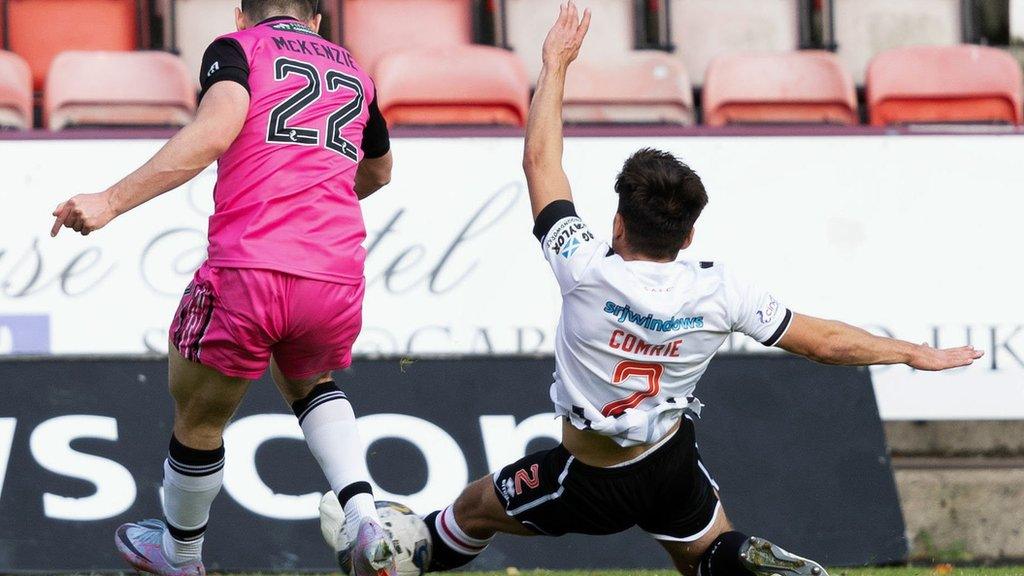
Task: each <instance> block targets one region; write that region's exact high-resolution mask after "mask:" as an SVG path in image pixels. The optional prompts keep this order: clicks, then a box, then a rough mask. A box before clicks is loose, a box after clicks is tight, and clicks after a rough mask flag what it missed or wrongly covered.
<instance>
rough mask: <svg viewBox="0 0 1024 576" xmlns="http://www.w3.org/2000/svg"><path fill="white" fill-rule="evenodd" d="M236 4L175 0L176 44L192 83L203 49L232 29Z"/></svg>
mask: <svg viewBox="0 0 1024 576" xmlns="http://www.w3.org/2000/svg"><path fill="white" fill-rule="evenodd" d="M238 4H239V2H238V0H174V14H175V21H174V30H175V33H174V36H175V44H176V47H177V49H178V52H179V53H180V54H181V58H182V59H183V60H184V61H185V66H186V67H187V68H188V71H189V74H190V76H191V77H192V83H193V84H194V85H195V86H198V85H199V68H200V67H202V64H203V54H204V53H205V52H206V48H207V47H208V46H209V45H210V44H211V43H212V42H213V41H214V40H215V39H216V38H217V37H218V36H222V35H224V34H229V33H231V32H234V31H235V7H236V6H238Z"/></svg>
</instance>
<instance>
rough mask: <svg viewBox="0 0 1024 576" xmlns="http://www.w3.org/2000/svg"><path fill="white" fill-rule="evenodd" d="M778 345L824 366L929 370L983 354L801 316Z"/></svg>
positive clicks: (957, 364)
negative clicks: (877, 334)
mask: <svg viewBox="0 0 1024 576" xmlns="http://www.w3.org/2000/svg"><path fill="white" fill-rule="evenodd" d="M778 345H779V347H780V348H782V349H783V350H787V351H789V352H792V353H794V354H798V355H800V356H804V357H807V358H810V359H811V360H815V361H817V362H822V363H825V364H841V365H846V366H870V365H875V364H906V365H908V366H912V367H914V368H917V369H918V370H929V371H937V370H948V369H950V368H959V367H961V366H969V365H970V364H972V363H974V361H975V360H977V359H979V358H981V357H982V356H983V355H984V352H981V351H979V350H975V349H974V347H973V346H963V347H960V348H949V349H945V350H940V349H937V348H932V347H931V346H928V345H927V344H912V343H910V342H905V341H903V340H895V339H893V338H884V337H881V336H875V335H874V334H871V333H870V332H868V331H866V330H862V329H860V328H856V327H854V326H850V325H849V324H844V323H843V322H837V321H835V320H822V319H820V318H814V317H812V316H803V315H801V314H794V315H793V321H792V323H791V324H790V326H789V329H788V330H787V331H786V334H785V335H784V336H783V337H782V339H781V340H780V341H779V344H778Z"/></svg>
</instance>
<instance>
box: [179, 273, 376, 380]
mask: <svg viewBox="0 0 1024 576" xmlns="http://www.w3.org/2000/svg"><path fill="white" fill-rule="evenodd" d="M365 289H366V283H365V281H361V282H360V283H359V284H336V283H332V282H323V281H320V280H312V279H309V278H301V277H298V276H292V275H290V274H285V273H283V272H275V271H272V270H257V269H249V268H215V267H212V266H209V265H206V264H204V265H203V267H202V268H200V269H199V270H198V271H197V272H196V275H195V278H194V279H193V280H192V283H190V284H189V285H188V288H187V289H186V290H185V296H184V297H183V298H182V299H181V304H180V305H179V306H178V311H177V313H176V314H175V315H174V322H173V323H172V325H171V331H170V338H171V345H172V346H174V348H175V349H176V350H177V351H178V352H179V353H180V354H181V355H182V356H183V357H184V358H185V359H186V360H189V361H192V362H199V363H201V364H203V365H204V366H209V367H210V368H213V369H215V370H217V371H218V372H220V373H222V374H225V375H227V376H234V377H238V378H246V379H249V380H256V379H258V378H260V377H261V376H262V375H263V373H264V372H265V371H266V369H267V365H268V364H269V363H270V357H271V355H273V357H274V360H275V361H276V362H277V365H278V367H279V368H280V369H281V372H283V373H284V375H285V376H287V377H288V378H292V379H296V380H299V379H303V378H310V377H312V376H316V375H317V374H322V373H325V372H329V371H331V370H339V369H342V368H348V367H349V365H350V364H352V344H353V343H354V342H355V340H356V337H357V336H359V331H360V329H361V328H362V310H363V292H364V291H365Z"/></svg>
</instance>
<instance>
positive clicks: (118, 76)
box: [44, 52, 196, 130]
mask: <svg viewBox="0 0 1024 576" xmlns="http://www.w3.org/2000/svg"><path fill="white" fill-rule="evenodd" d="M44 108H45V113H46V120H47V125H48V126H49V127H50V129H51V130H61V129H64V128H67V127H71V126H105V127H109V126H182V125H184V124H187V123H188V122H189V120H190V119H191V118H192V114H193V113H194V112H195V108H196V93H195V90H194V86H193V84H192V81H191V76H190V75H189V73H188V70H186V68H185V65H184V63H182V61H181V59H180V58H178V57H176V56H173V55H171V54H167V53H166V52H64V53H63V54H61V55H59V56H57V58H55V59H54V61H53V66H52V68H51V70H50V76H49V78H48V79H47V83H46V96H45V106H44Z"/></svg>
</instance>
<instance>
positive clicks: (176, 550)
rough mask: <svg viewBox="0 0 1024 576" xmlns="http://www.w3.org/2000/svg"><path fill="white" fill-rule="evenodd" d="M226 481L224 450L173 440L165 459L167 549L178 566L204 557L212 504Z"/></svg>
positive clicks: (164, 546) (164, 545) (164, 502)
mask: <svg viewBox="0 0 1024 576" xmlns="http://www.w3.org/2000/svg"><path fill="white" fill-rule="evenodd" d="M223 481H224V448H223V447H221V448H219V449H217V450H195V449H193V448H189V447H187V446H185V445H184V444H182V443H180V442H178V439H177V438H174V437H172V438H171V447H170V451H169V454H168V457H167V460H164V501H163V507H164V519H165V520H166V522H167V528H168V529H167V531H165V532H164V538H163V549H164V554H166V555H167V558H168V559H170V560H171V562H173V563H175V564H181V563H183V562H188V561H190V560H198V559H200V558H201V557H202V554H203V540H204V538H205V534H206V524H207V522H209V520H210V505H211V504H213V500H214V498H216V497H217V494H218V493H219V492H220V487H221V484H223Z"/></svg>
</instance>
